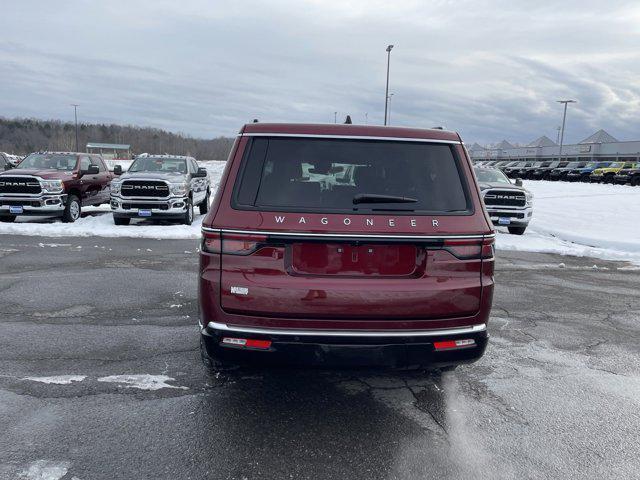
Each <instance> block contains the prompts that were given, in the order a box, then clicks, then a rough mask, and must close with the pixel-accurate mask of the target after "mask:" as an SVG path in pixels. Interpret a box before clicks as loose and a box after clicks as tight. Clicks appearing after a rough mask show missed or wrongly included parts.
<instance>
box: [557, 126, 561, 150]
mask: <svg viewBox="0 0 640 480" xmlns="http://www.w3.org/2000/svg"><path fill="white" fill-rule="evenodd" d="M561 128H562V127H560V125H558V128H556V130H558V132H557V134H556V145H560V129H561Z"/></svg>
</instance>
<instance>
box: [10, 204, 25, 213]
mask: <svg viewBox="0 0 640 480" xmlns="http://www.w3.org/2000/svg"><path fill="white" fill-rule="evenodd" d="M23 211H24V209H23V208H22V206H21V205H11V206H10V207H9V213H13V214H18V213H23Z"/></svg>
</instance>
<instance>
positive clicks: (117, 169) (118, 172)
mask: <svg viewBox="0 0 640 480" xmlns="http://www.w3.org/2000/svg"><path fill="white" fill-rule="evenodd" d="M113 174H114V175H122V165H114V167H113Z"/></svg>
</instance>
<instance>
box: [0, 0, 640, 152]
mask: <svg viewBox="0 0 640 480" xmlns="http://www.w3.org/2000/svg"><path fill="white" fill-rule="evenodd" d="M389 43H392V44H394V45H395V48H394V49H393V51H392V54H391V81H390V84H391V86H390V92H393V93H394V96H393V98H392V102H391V123H392V124H394V125H407V126H417V127H432V126H436V125H442V126H445V127H446V128H449V129H452V130H458V131H459V132H460V133H461V134H462V135H463V138H464V139H465V140H466V142H467V143H469V144H470V143H472V142H475V141H477V142H480V143H494V142H498V141H499V140H502V139H503V138H506V139H507V140H509V141H511V142H521V143H526V142H529V141H531V140H533V139H534V138H535V137H538V136H540V135H548V136H549V137H550V138H552V139H553V140H555V139H556V127H557V126H558V125H559V124H560V122H561V117H562V110H561V106H560V105H559V104H557V103H555V100H557V99H560V98H575V99H577V100H578V102H579V103H578V104H575V105H571V106H570V107H569V108H570V110H569V114H568V120H567V130H566V135H565V143H570V142H576V141H579V140H581V139H583V138H584V137H586V136H588V135H590V134H591V133H593V132H594V131H595V130H597V129H599V128H604V129H605V130H607V131H608V132H609V133H611V134H612V135H614V136H615V137H617V138H618V139H621V140H632V139H636V140H637V139H640V48H639V47H640V2H639V1H638V0H632V1H616V0H608V1H607V2H603V1H601V0H600V1H587V0H579V1H578V0H563V1H562V2H557V1H549V2H545V1H538V2H532V1H529V0H526V1H518V0H500V1H488V0H469V1H444V0H440V1H389V0H383V1H379V0H342V1H335V2H331V1H328V0H271V1H264V2H259V1H230V2H222V1H213V0H181V1H175V0H127V1H116V0H109V1H97V0H64V1H63V0H57V1H56V0H5V1H3V6H2V22H1V25H0V116H4V117H13V116H27V117H39V118H60V119H65V120H72V119H73V109H72V107H70V106H69V104H71V103H79V104H80V105H81V106H80V108H79V114H80V120H81V121H87V122H109V123H111V122H113V123H120V124H136V125H146V126H154V127H159V128H163V129H167V130H171V131H174V132H184V133H187V134H190V135H193V136H197V137H204V138H211V137H215V136H218V135H232V134H235V133H236V132H237V131H238V129H239V127H240V126H241V125H242V124H243V123H245V122H248V121H250V120H251V119H253V118H258V119H260V121H265V122H266V121H277V122H289V121H291V122H333V119H334V113H333V112H334V111H337V112H338V118H339V120H341V119H343V118H344V116H345V115H346V114H347V113H349V114H351V116H352V118H353V120H354V123H365V121H366V120H367V117H366V116H365V114H368V123H377V124H381V123H382V121H383V115H384V87H385V69H386V52H385V48H386V46H387V44H389Z"/></svg>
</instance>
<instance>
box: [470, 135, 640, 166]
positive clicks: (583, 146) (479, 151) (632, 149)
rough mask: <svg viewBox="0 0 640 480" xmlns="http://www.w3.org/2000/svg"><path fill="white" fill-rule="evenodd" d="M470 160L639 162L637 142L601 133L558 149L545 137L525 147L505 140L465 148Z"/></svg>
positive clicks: (639, 144) (639, 151)
mask: <svg viewBox="0 0 640 480" xmlns="http://www.w3.org/2000/svg"><path fill="white" fill-rule="evenodd" d="M469 155H470V156H471V159H472V160H525V161H545V160H546V161H549V160H557V159H558V158H559V157H561V158H562V160H567V161H574V160H582V161H589V160H599V161H640V140H635V141H630V142H621V141H619V140H617V139H616V138H614V137H613V136H612V135H610V134H609V133H607V132H605V131H604V130H598V131H597V132H596V133H594V134H593V135H591V136H589V137H587V138H585V139H584V140H582V141H581V142H578V143H576V144H573V145H563V146H562V155H560V146H559V145H558V144H557V143H556V142H554V141H553V140H551V139H550V138H549V137H546V136H542V137H540V138H538V139H536V140H534V141H533V142H531V143H530V144H528V145H526V146H517V147H516V146H513V145H511V144H510V143H509V142H507V141H506V140H503V141H502V142H500V143H499V144H498V145H496V146H494V147H492V148H485V147H482V146H481V145H478V144H477V143H474V144H473V145H472V146H471V147H470V148H469Z"/></svg>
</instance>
